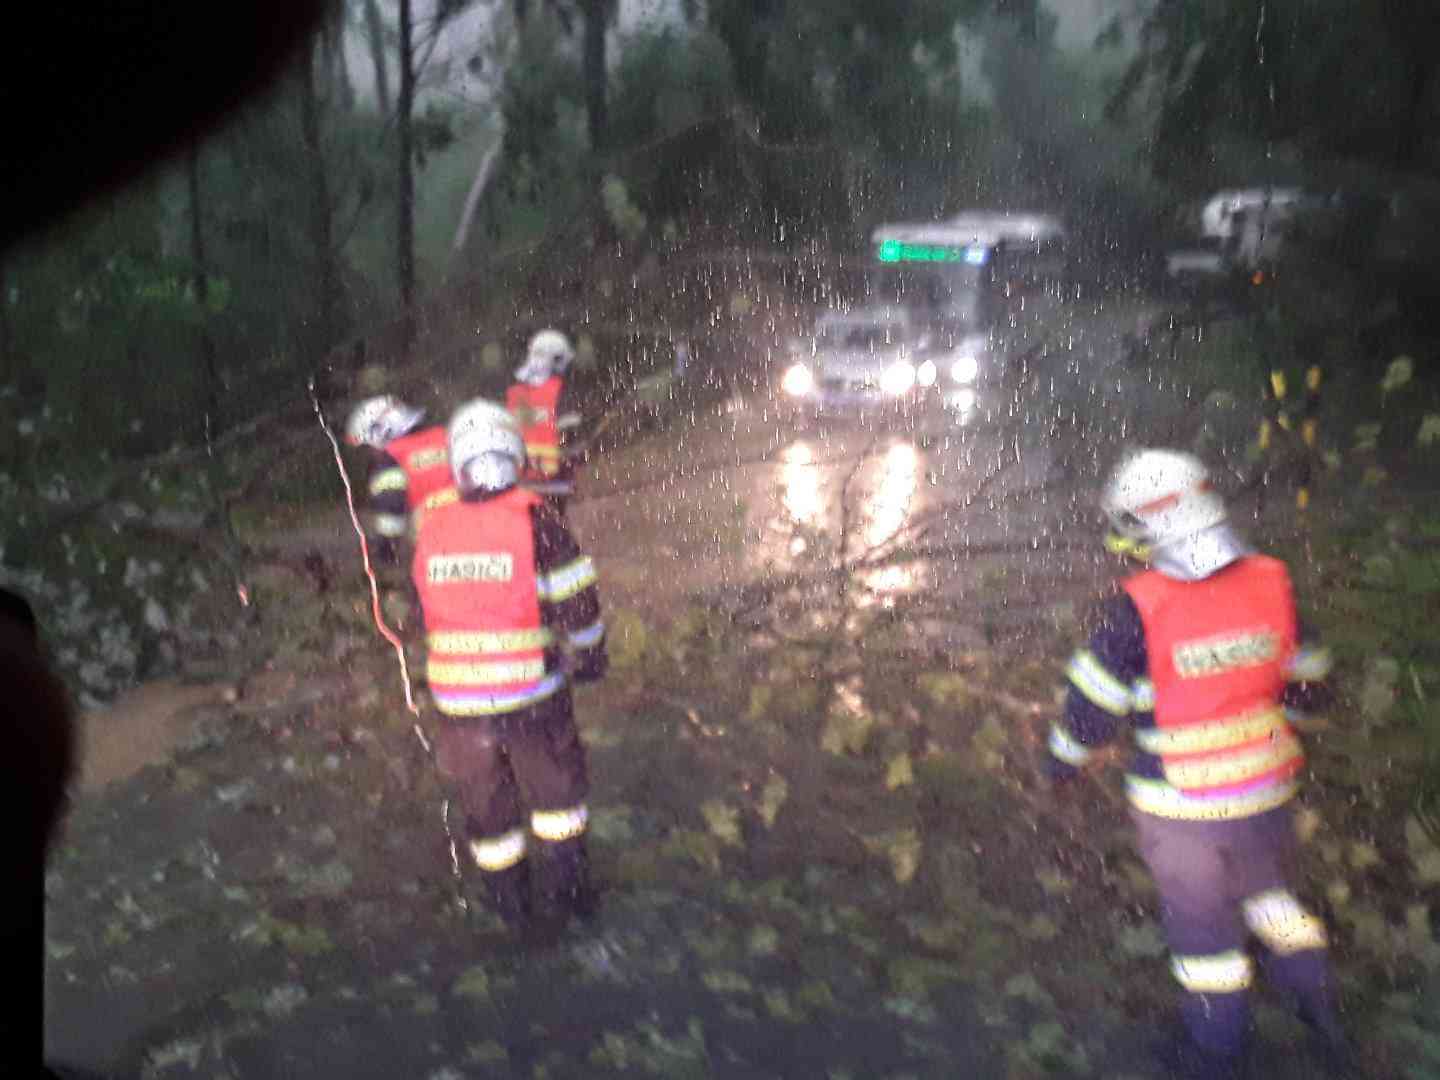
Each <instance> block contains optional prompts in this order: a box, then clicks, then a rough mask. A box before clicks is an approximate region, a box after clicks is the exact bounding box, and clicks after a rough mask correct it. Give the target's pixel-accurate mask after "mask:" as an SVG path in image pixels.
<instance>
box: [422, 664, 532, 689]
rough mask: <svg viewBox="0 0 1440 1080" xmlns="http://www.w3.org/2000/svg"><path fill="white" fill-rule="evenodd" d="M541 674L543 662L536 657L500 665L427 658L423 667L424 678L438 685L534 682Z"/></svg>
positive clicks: (496, 684)
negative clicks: (429, 659) (427, 661)
mask: <svg viewBox="0 0 1440 1080" xmlns="http://www.w3.org/2000/svg"><path fill="white" fill-rule="evenodd" d="M544 675H545V661H544V660H543V659H540V658H536V659H534V660H516V661H512V662H510V663H503V664H482V663H470V662H466V661H455V662H449V663H447V662H446V661H444V660H431V661H430V662H429V663H428V664H427V665H426V666H425V677H426V678H427V679H428V680H429V681H430V682H431V683H432V684H439V685H441V686H457V685H460V686H463V685H467V684H468V685H472V686H500V685H502V684H503V683H518V682H534V681H535V680H536V679H539V678H543V677H544Z"/></svg>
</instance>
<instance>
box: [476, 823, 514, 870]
mask: <svg viewBox="0 0 1440 1080" xmlns="http://www.w3.org/2000/svg"><path fill="white" fill-rule="evenodd" d="M470 857H471V858H472V859H474V860H475V865H476V866H478V867H479V868H480V869H481V870H485V871H487V872H489V873H492V874H493V873H496V872H497V871H500V870H508V869H510V867H512V866H514V865H515V864H516V863H518V862H519V861H520V860H521V859H523V858H524V857H525V830H524V829H511V830H510V831H509V832H507V833H501V834H500V835H499V836H492V837H488V838H486V839H484V840H471V841H470Z"/></svg>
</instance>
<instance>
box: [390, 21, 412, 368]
mask: <svg viewBox="0 0 1440 1080" xmlns="http://www.w3.org/2000/svg"><path fill="white" fill-rule="evenodd" d="M411 36H412V34H411V23H410V0H400V99H399V101H397V102H396V104H395V112H396V132H397V133H398V135H399V140H398V141H399V144H400V145H399V147H398V152H399V154H400V182H399V194H398V199H399V202H398V205H397V207H396V211H397V212H396V247H397V251H396V270H397V272H398V275H399V279H400V308H401V319H402V328H401V343H402V347H404V348H406V349H408V348H409V347H410V344H411V342H412V341H413V340H414V337H415V323H414V307H415V154H414V146H413V142H414V131H413V129H412V126H411V119H412V115H411V114H412V113H413V112H414V109H415V56H414V52H413V45H412V43H411Z"/></svg>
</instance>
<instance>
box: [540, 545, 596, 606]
mask: <svg viewBox="0 0 1440 1080" xmlns="http://www.w3.org/2000/svg"><path fill="white" fill-rule="evenodd" d="M594 584H595V564H594V563H592V562H591V561H590V557H589V556H588V555H582V556H580V558H578V559H576V560H575V561H574V562H572V563H567V564H566V565H564V566H562V567H560V569H558V570H552V571H550V573H548V574H546V575H545V576H544V577H540V578H537V579H536V586H537V588H538V591H539V593H540V599H542V600H549V601H550V602H551V603H552V604H558V603H560V601H562V600H568V599H570V597H572V596H574V595H575V594H576V593H578V592H580V591H581V590H582V589H585V588H588V587H589V586H591V585H594Z"/></svg>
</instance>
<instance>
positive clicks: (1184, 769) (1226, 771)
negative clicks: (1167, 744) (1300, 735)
mask: <svg viewBox="0 0 1440 1080" xmlns="http://www.w3.org/2000/svg"><path fill="white" fill-rule="evenodd" d="M1302 753H1303V751H1302V750H1301V749H1300V743H1299V741H1298V740H1297V739H1296V738H1295V736H1294V735H1290V734H1285V735H1282V736H1280V737H1279V738H1277V739H1275V740H1274V741H1273V742H1271V743H1268V744H1267V745H1265V746H1260V747H1257V748H1256V749H1254V750H1235V751H1221V752H1219V753H1217V754H1216V755H1215V756H1213V757H1211V756H1205V757H1203V758H1201V759H1200V760H1198V761H1187V760H1185V759H1180V760H1177V759H1175V758H1167V759H1165V779H1167V780H1169V781H1170V783H1172V784H1174V785H1175V786H1176V787H1178V788H1184V789H1194V788H1206V787H1220V786H1223V785H1225V784H1239V783H1242V782H1243V781H1245V780H1253V779H1254V778H1255V777H1257V776H1260V775H1262V774H1263V773H1267V772H1269V771H1270V770H1271V769H1278V768H1279V767H1280V766H1281V765H1284V764H1285V763H1286V762H1287V761H1293V760H1294V759H1295V758H1297V757H1300V756H1301V755H1302Z"/></svg>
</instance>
